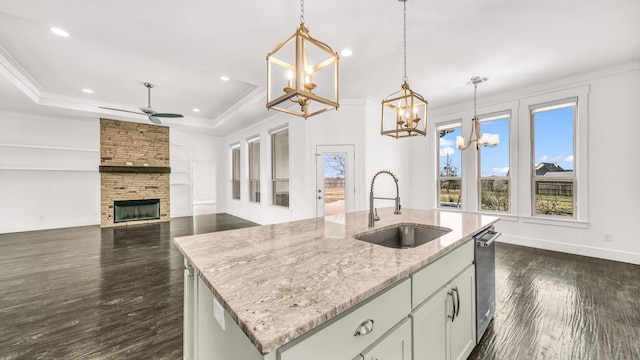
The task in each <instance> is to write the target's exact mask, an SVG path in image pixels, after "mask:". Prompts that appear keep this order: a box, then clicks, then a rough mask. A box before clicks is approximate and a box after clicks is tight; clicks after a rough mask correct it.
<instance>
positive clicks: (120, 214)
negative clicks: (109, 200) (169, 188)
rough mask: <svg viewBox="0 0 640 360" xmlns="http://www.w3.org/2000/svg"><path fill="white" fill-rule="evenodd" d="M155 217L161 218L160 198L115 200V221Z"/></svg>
mask: <svg viewBox="0 0 640 360" xmlns="http://www.w3.org/2000/svg"><path fill="white" fill-rule="evenodd" d="M155 219H160V199H144V200H120V201H114V202H113V222H114V223H120V222H128V221H142V220H155Z"/></svg>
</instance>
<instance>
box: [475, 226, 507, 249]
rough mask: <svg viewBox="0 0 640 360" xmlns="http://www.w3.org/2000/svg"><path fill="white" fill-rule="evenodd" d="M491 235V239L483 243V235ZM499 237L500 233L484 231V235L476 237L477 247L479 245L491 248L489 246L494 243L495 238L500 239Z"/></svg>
mask: <svg viewBox="0 0 640 360" xmlns="http://www.w3.org/2000/svg"><path fill="white" fill-rule="evenodd" d="M488 234H491V235H492V236H491V239H489V240H486V241H484V239H483V238H484V237H485V235H488ZM500 235H502V233H501V232H497V231H493V230H489V231H486V232H485V233H484V234H482V236H479V237H478V245H480V247H489V246H491V244H493V242H494V241H496V239H497V238H499V237H500Z"/></svg>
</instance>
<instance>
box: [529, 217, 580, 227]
mask: <svg viewBox="0 0 640 360" xmlns="http://www.w3.org/2000/svg"><path fill="white" fill-rule="evenodd" d="M520 218H521V219H522V222H525V223H530V224H541V225H552V226H564V227H572V228H578V229H586V228H588V227H589V222H587V221H580V220H575V219H561V218H551V217H542V216H535V217H534V216H521V217H520Z"/></svg>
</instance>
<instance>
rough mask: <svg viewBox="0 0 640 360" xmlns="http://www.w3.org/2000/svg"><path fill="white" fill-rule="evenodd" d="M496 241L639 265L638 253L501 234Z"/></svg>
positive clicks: (639, 255)
mask: <svg viewBox="0 0 640 360" xmlns="http://www.w3.org/2000/svg"><path fill="white" fill-rule="evenodd" d="M498 242H502V243H507V244H513V245H521V246H527V247H532V248H538V249H544V250H551V251H558V252H563V253H568V254H574V255H581V256H589V257H594V258H599V259H606V260H613V261H619V262H625V263H630V264H635V265H640V254H638V253H632V252H625V251H619V250H611V249H605V248H599V247H594V246H580V245H575V244H567V243H562V242H557V241H549V240H541V239H534V238H528V237H522V236H513V235H507V234H503V235H502V236H501V237H499V238H498Z"/></svg>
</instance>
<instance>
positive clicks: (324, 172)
mask: <svg viewBox="0 0 640 360" xmlns="http://www.w3.org/2000/svg"><path fill="white" fill-rule="evenodd" d="M354 148H355V145H317V146H316V154H315V155H316V190H315V198H316V216H318V217H323V216H331V217H333V218H336V219H340V218H344V214H345V213H347V212H352V211H353V210H354V193H355V188H354V159H355V158H354V156H355V155H354V154H355V150H354Z"/></svg>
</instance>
